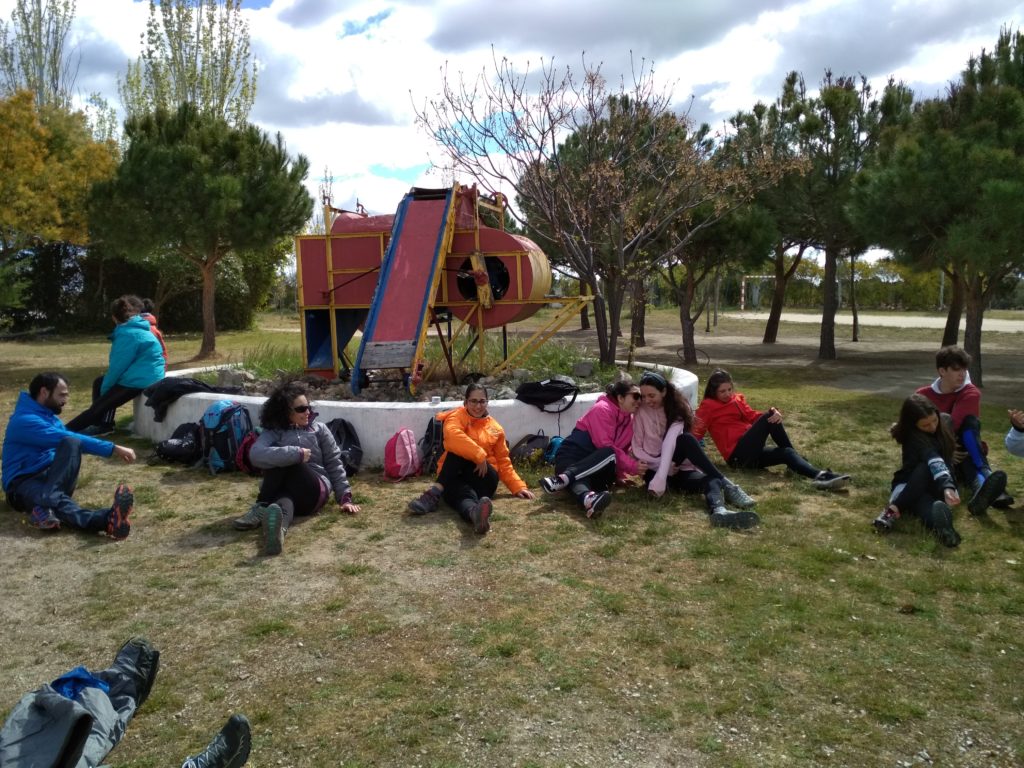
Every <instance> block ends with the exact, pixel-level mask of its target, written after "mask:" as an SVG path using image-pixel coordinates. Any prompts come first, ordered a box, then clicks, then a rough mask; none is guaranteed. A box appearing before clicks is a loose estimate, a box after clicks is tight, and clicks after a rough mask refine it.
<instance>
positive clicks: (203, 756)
mask: <svg viewBox="0 0 1024 768" xmlns="http://www.w3.org/2000/svg"><path fill="white" fill-rule="evenodd" d="M250 749H252V730H251V729H250V727H249V721H248V720H247V719H246V717H245V715H241V714H236V715H232V716H231V717H230V718H229V719H228V721H227V723H225V725H224V727H223V728H221V729H220V733H218V734H217V735H216V736H214V737H213V741H211V742H210V745H209V746H208V747H207V748H206V749H204V750H203V751H202V752H200V753H199V754H198V755H193V756H192V757H186V758H185V762H183V763H182V764H181V768H242V766H243V765H245V763H246V761H247V760H248V759H249V750H250Z"/></svg>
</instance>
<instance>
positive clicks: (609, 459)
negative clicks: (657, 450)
mask: <svg viewBox="0 0 1024 768" xmlns="http://www.w3.org/2000/svg"><path fill="white" fill-rule="evenodd" d="M639 405H640V388H639V387H638V386H637V385H636V384H634V383H633V382H632V381H631V380H630V379H620V380H618V381H616V382H613V383H612V384H609V385H608V387H607V388H606V389H605V392H604V394H603V395H601V396H600V397H599V398H598V399H597V402H596V403H594V405H593V407H592V408H591V409H590V410H589V411H587V412H586V413H585V414H583V416H582V417H581V418H580V419H579V421H577V422H576V426H575V427H574V428H573V430H572V432H571V433H570V434H569V436H568V437H567V438H565V440H563V441H562V444H561V445H560V446H559V447H558V453H556V454H555V474H554V475H552V476H551V477H545V478H542V479H541V481H540V485H541V487H542V488H543V489H544V490H545V491H546V492H547V493H557V492H558V491H561V490H563V489H564V488H568V489H569V491H570V492H571V493H572V494H573V496H574V497H575V498H576V501H577V503H579V505H580V506H581V507H582V508H583V511H584V512H585V513H586V515H587V517H598V516H600V514H601V513H602V512H603V511H604V510H605V509H606V508H607V507H608V505H609V504H610V503H611V500H612V495H611V493H610V492H609V490H608V489H609V488H611V487H612V486H613V485H614V484H615V483H616V481H619V482H622V481H624V480H625V479H626V478H627V477H629V476H632V475H643V474H644V473H645V472H647V464H646V463H645V462H643V461H637V460H636V459H635V458H633V456H631V455H630V453H629V449H630V445H631V443H632V441H633V414H635V413H636V410H637V408H638V407H639Z"/></svg>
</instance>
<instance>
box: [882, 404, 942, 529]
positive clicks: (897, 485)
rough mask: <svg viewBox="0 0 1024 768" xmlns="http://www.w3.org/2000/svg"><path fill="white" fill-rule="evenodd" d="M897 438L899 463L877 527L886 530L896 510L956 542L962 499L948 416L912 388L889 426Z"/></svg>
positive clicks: (893, 521)
mask: <svg viewBox="0 0 1024 768" xmlns="http://www.w3.org/2000/svg"><path fill="white" fill-rule="evenodd" d="M890 433H891V434H892V437H893V439H894V440H895V441H896V442H897V443H899V444H900V447H901V453H902V464H901V466H900V468H899V469H898V470H896V473H895V474H894V475H893V477H892V493H891V495H890V496H889V504H888V505H887V506H886V508H885V509H883V510H882V513H881V514H880V515H879V516H878V517H876V518H875V521H874V525H875V530H877V531H879V532H880V533H885V532H887V531H890V530H891V529H892V527H893V523H895V522H896V521H897V520H898V519H899V518H900V516H901V515H902V514H903V513H904V512H907V513H909V514H913V515H917V516H918V517H919V518H921V522H923V523H924V525H925V527H927V528H929V529H930V530H931V531H932V532H933V533H934V534H935V537H936V538H937V539H938V540H939V541H940V542H941V543H942V544H944V545H945V546H947V547H955V546H957V545H958V544H959V543H960V534H959V533H957V532H956V529H955V528H954V527H953V510H952V509H951V508H952V507H955V506H956V505H957V504H959V503H960V495H959V494H958V493H957V490H956V481H955V480H954V479H953V473H952V472H950V469H949V468H950V467H951V466H952V464H953V452H954V450H955V449H956V437H955V436H954V435H953V429H952V422H951V421H950V419H949V417H948V416H946V415H945V414H941V413H939V409H938V408H936V407H935V405H934V403H932V402H931V401H930V400H929V399H928V398H926V397H924V396H923V395H919V394H913V395H911V396H910V397H908V398H907V399H906V400H904V401H903V406H902V407H901V408H900V416H899V421H897V422H896V423H895V424H893V425H892V427H891V429H890Z"/></svg>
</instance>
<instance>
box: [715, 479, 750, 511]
mask: <svg viewBox="0 0 1024 768" xmlns="http://www.w3.org/2000/svg"><path fill="white" fill-rule="evenodd" d="M722 493H723V494H725V502H726V504H732V505H733V506H734V507H739V508H740V509H750V508H751V507H752V506H754V505H755V504H757V502H756V501H754V500H753V499H752V498H751V497H750V496H748V495H747V494H746V492H745V491H744V490H743V489H742V488H740V487H739V486H738V485H736V483H734V482H732V481H731V480H726V481H725V482H724V483H722Z"/></svg>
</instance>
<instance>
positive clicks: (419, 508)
mask: <svg viewBox="0 0 1024 768" xmlns="http://www.w3.org/2000/svg"><path fill="white" fill-rule="evenodd" d="M440 501H441V494H440V493H438V492H437V491H436V490H435V489H434V488H429V489H427V490H426V491H424V492H423V493H422V494H421V495H420V496H419V498H416V499H413V500H412V501H410V502H409V505H408V509H409V512H410V513H411V514H413V515H428V514H430V513H431V512H436V511H437V505H438V502H440Z"/></svg>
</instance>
